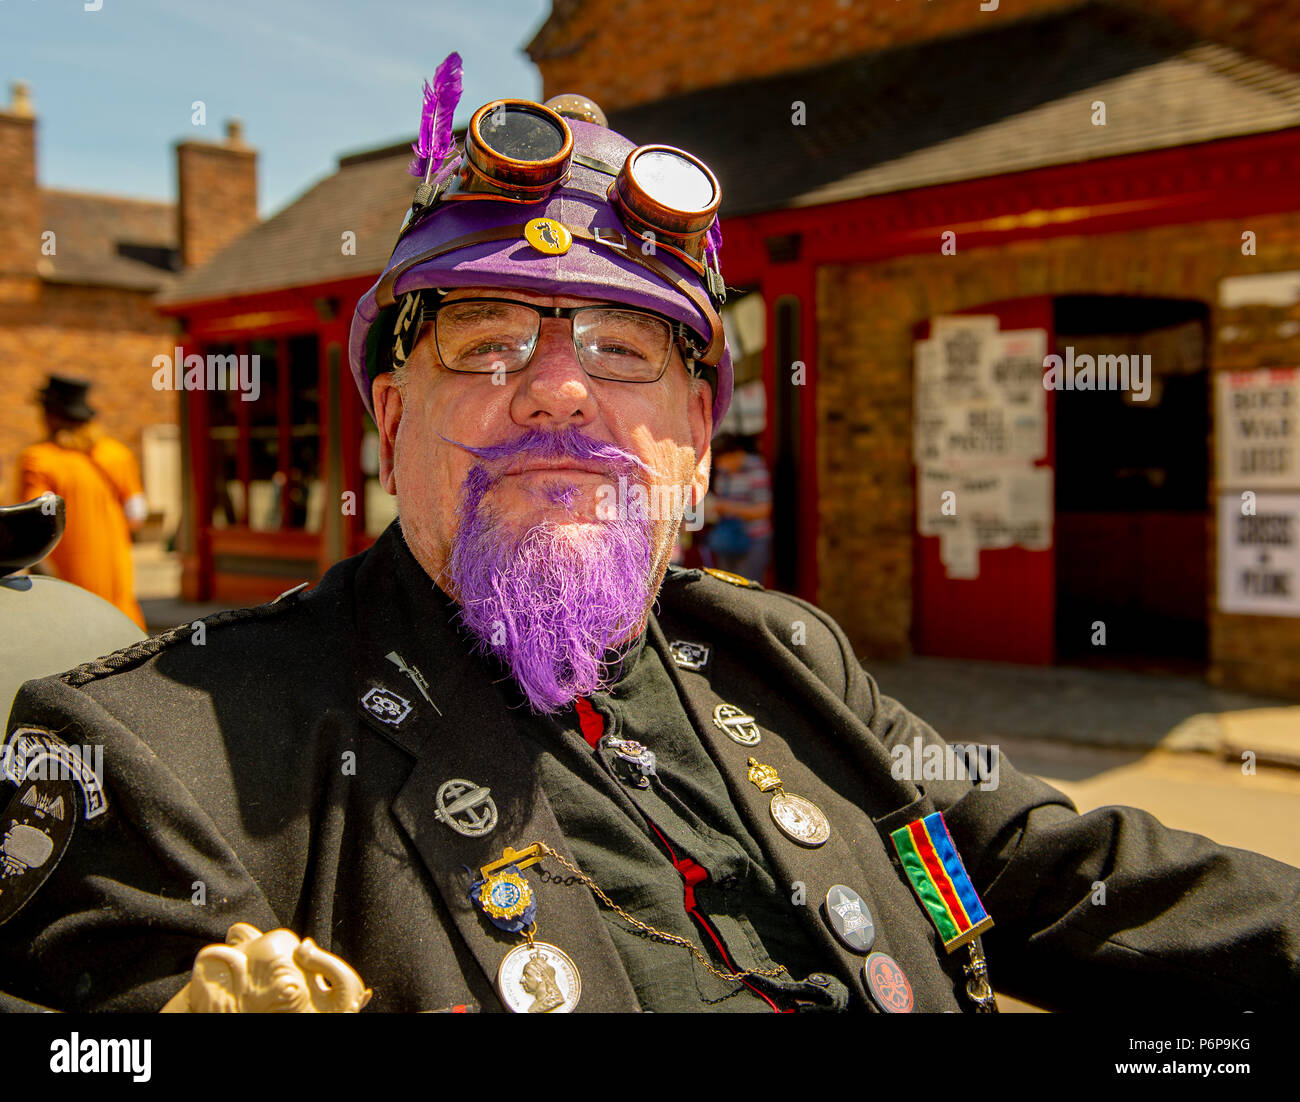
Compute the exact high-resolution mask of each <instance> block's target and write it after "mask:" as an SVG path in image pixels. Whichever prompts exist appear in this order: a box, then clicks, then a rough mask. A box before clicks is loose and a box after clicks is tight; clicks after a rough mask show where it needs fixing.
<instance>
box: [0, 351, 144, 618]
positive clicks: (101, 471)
mask: <svg viewBox="0 0 1300 1102" xmlns="http://www.w3.org/2000/svg"><path fill="white" fill-rule="evenodd" d="M90 386H91V384H90V383H89V382H88V381H87V380H85V379H76V378H70V377H68V376H65V375H50V376H49V377H48V379H47V380H46V383H45V386H44V387H43V388H42V389H41V390H39V391H38V392H37V400H38V401H39V402H40V405H41V411H42V414H43V417H44V421H45V433H46V438H45V440H44V441H43V442H41V443H39V444H33V445H31V446H30V447H28V448H24V449H23V451H22V453H21V454H20V455H19V457H18V499H19V500H20V501H27V500H30V499H31V498H34V497H39V496H40V495H41V494H43V493H55V494H58V495H59V496H60V497H61V498H63V499H64V501H65V502H66V503H67V527H66V528H65V529H64V533H63V538H62V539H61V540H60V541H59V542H58V544H57V545H56V546H55V547H54V549H53V550H52V551H51V552H50V554H49V557H48V558H47V560H46V565H47V566H48V568H49V571H50V572H51V573H54V574H57V575H58V576H59V577H60V578H62V579H63V580H64V581H67V582H71V583H72V584H73V585H79V586H81V587H82V588H84V589H88V590H90V591H91V592H92V593H95V594H98V595H99V596H100V597H103V598H104V599H105V600H106V601H109V602H110V603H112V604H114V605H116V606H117V607H118V608H119V609H121V610H122V611H123V612H125V613H126V614H127V615H128V616H129V617H130V618H131V619H132V620H134V621H135V622H136V623H137V624H138V625H139V626H140V627H141V628H143V627H144V626H145V622H144V613H143V612H141V610H140V605H139V603H138V602H137V601H136V599H135V574H134V567H133V565H132V561H131V532H132V531H134V530H135V529H137V528H139V527H140V525H141V524H142V523H144V520H145V517H146V516H147V515H148V506H147V504H146V501H145V496H144V487H143V486H142V485H141V482H140V467H139V464H138V463H137V462H136V459H135V456H134V455H133V454H132V453H131V450H130V448H128V447H126V446H125V445H124V444H121V443H119V442H118V441H116V440H114V439H113V438H112V437H110V436H108V435H106V434H105V433H104V432H103V430H102V429H100V428H99V426H98V425H96V424H95V423H94V417H95V411H94V409H92V408H91V406H90V404H89V403H88V401H87V392H88V391H89V390H90Z"/></svg>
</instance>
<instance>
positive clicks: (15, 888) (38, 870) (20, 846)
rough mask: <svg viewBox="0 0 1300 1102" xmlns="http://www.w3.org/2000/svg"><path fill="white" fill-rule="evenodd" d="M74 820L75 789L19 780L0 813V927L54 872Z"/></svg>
mask: <svg viewBox="0 0 1300 1102" xmlns="http://www.w3.org/2000/svg"><path fill="white" fill-rule="evenodd" d="M76 819H77V789H76V786H75V785H74V784H73V782H72V781H71V780H68V779H67V778H59V779H54V780H41V781H33V780H27V781H24V782H23V783H22V784H21V785H20V786H19V789H18V791H17V792H16V793H14V795H13V798H12V799H11V800H10V801H9V806H8V807H6V808H5V809H4V811H3V812H0V925H3V924H4V923H5V922H7V921H9V919H11V918H13V916H14V915H15V914H17V913H18V911H20V910H21V909H22V907H23V905H24V904H26V902H27V901H28V900H29V899H31V897H32V896H33V895H35V894H36V889H37V888H39V887H40V886H41V885H42V884H43V883H45V880H46V878H47V877H48V876H49V875H50V873H52V872H53V871H54V866H55V865H57V864H58V863H59V859H60V858H61V857H62V856H63V854H64V852H65V851H66V850H67V848H68V843H69V842H70V841H71V840H72V828H73V826H74V824H75V823H76Z"/></svg>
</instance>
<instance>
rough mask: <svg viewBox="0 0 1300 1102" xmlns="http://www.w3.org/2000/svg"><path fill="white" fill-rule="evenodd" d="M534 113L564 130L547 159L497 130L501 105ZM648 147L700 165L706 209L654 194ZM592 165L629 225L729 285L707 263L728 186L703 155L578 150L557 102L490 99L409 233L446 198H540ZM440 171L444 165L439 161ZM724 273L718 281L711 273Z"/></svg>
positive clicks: (670, 151) (658, 147) (510, 200)
mask: <svg viewBox="0 0 1300 1102" xmlns="http://www.w3.org/2000/svg"><path fill="white" fill-rule="evenodd" d="M512 111H513V112H518V113H521V114H527V115H532V116H534V117H537V118H539V119H542V120H544V121H545V122H546V123H549V124H550V125H551V126H552V127H554V128H555V129H556V131H557V132H558V134H559V135H560V136H561V144H560V148H559V150H558V151H557V152H555V153H554V154H552V155H550V156H548V157H545V158H543V159H540V160H522V159H519V158H517V157H512V156H509V155H507V154H506V153H504V152H502V151H501V150H499V149H497V148H494V147H493V145H492V142H491V137H490V131H491V129H492V128H493V123H492V120H493V118H500V117H501V115H500V113H501V112H512ZM648 153H659V154H668V155H670V156H672V157H675V158H679V159H681V160H683V161H685V162H686V163H687V164H689V165H691V166H692V167H693V168H695V169H696V170H698V171H699V172H700V173H701V175H702V176H703V177H704V179H705V180H707V182H708V184H709V186H710V188H711V189H712V199H711V201H710V202H709V203H708V204H707V206H705V207H703V208H700V209H698V210H679V209H677V208H674V207H672V206H669V205H667V204H665V203H663V202H661V201H659V200H656V199H655V198H653V197H652V196H651V195H650V194H649V193H648V192H647V191H646V190H645V188H643V187H642V186H641V185H640V184H639V183H638V182H637V180H636V175H635V168H636V162H637V160H638V159H639V158H640V157H641V156H643V155H645V154H648ZM575 160H576V161H577V162H578V163H579V164H581V165H583V166H584V167H587V168H591V169H594V170H596V171H598V172H603V173H605V174H606V175H610V176H613V177H614V180H613V182H612V183H611V184H610V185H609V187H608V189H607V190H606V199H607V200H608V202H609V203H610V205H611V206H613V207H614V209H615V210H616V211H617V212H618V215H619V218H620V219H621V221H622V222H623V225H624V228H625V229H626V230H627V231H628V233H630V234H631V235H633V236H634V237H637V238H639V239H640V240H641V241H643V242H652V243H653V247H654V248H663V249H666V250H667V251H668V252H670V253H672V254H673V255H674V256H676V257H677V258H678V259H680V260H682V261H683V262H684V263H686V264H687V265H688V266H689V267H690V268H691V269H692V270H693V271H694V272H695V273H696V274H698V275H699V276H701V277H702V278H704V279H705V280H706V282H708V283H709V285H710V286H713V285H714V283H715V282H716V283H717V284H718V285H720V284H721V277H720V276H716V267H712V266H710V265H708V264H707V259H708V258H707V257H706V255H705V245H706V242H707V239H708V233H709V229H710V227H712V225H713V223H714V221H715V220H716V218H717V213H718V206H719V204H720V203H721V201H722V189H721V187H720V186H719V184H718V181H717V177H715V176H714V175H713V173H712V172H711V171H710V170H709V167H708V166H707V165H706V164H704V162H703V161H701V160H700V159H699V158H698V157H694V156H692V155H691V154H689V153H687V152H685V151H684V150H681V149H676V148H674V147H673V146H669V145H645V146H638V147H637V148H636V149H634V150H632V151H631V152H630V153H629V154H628V155H627V157H626V158H625V159H624V161H623V163H622V164H621V165H617V166H616V165H610V164H604V163H602V162H600V161H597V160H595V159H593V158H590V157H583V156H581V155H575V154H574V152H573V132H572V131H571V130H570V129H569V124H568V123H567V122H566V121H565V118H564V116H563V115H561V114H559V113H558V112H556V111H554V110H552V109H551V108H550V107H549V106H547V105H545V104H540V103H533V102H531V101H530V100H522V99H500V100H493V101H491V102H490V103H485V104H484V105H483V106H482V107H480V108H479V109H478V110H477V111H475V112H474V114H473V116H472V117H471V118H470V122H469V126H468V127H467V128H466V131H465V149H464V152H463V154H462V155H461V159H460V163H459V165H457V167H456V169H455V171H454V173H452V174H451V175H450V176H448V177H446V178H445V179H444V182H443V184H442V185H441V186H440V187H439V189H438V190H437V191H436V192H434V193H433V194H432V196H431V197H430V202H429V205H428V207H426V208H425V210H424V211H421V212H418V213H413V214H412V216H411V217H410V218H409V219H408V221H407V224H406V225H405V226H404V227H403V234H405V233H406V232H408V231H409V230H410V229H411V228H413V227H414V225H415V224H416V223H418V222H420V221H421V220H422V216H423V214H425V213H427V212H428V211H429V210H432V209H433V208H434V207H436V206H437V204H438V203H439V202H456V201H463V200H473V199H491V200H496V201H499V202H505V203H520V204H529V203H539V202H542V201H543V200H544V199H546V198H547V197H548V196H549V195H550V194H551V193H552V192H553V191H554V190H555V189H556V188H557V187H560V186H562V185H563V184H564V183H565V181H566V180H568V178H569V174H570V171H571V166H572V163H573V162H574V161H575ZM432 167H433V168H434V169H435V170H436V169H437V166H432ZM711 272H712V273H714V274H715V276H716V278H715V279H714V280H710V279H709V276H710V274H711Z"/></svg>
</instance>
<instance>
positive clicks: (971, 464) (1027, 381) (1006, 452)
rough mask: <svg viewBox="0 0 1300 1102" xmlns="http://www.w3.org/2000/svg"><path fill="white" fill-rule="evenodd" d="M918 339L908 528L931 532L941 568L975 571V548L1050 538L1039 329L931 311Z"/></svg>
mask: <svg viewBox="0 0 1300 1102" xmlns="http://www.w3.org/2000/svg"><path fill="white" fill-rule="evenodd" d="M930 332H931V336H930V338H929V339H928V340H924V341H917V342H916V344H915V347H914V355H915V368H916V374H915V381H916V384H915V392H914V393H915V401H914V405H913V436H912V454H913V459H914V460H915V462H916V466H917V497H918V500H917V511H916V516H917V531H918V532H919V533H920V534H921V535H922V536H938V537H939V558H940V561H941V562H942V563H943V567H944V572H945V574H946V575H947V576H948V577H949V578H967V579H969V578H976V577H978V576H979V552H980V551H981V550H997V549H1000V548H1005V547H1024V548H1027V549H1029V550H1034V551H1039V550H1044V549H1046V548H1048V547H1050V546H1051V544H1052V487H1053V482H1052V471H1051V469H1050V468H1047V467H1036V466H1034V463H1035V461H1036V460H1038V459H1041V458H1044V457H1045V456H1046V455H1047V393H1046V391H1044V389H1043V382H1042V380H1043V358H1044V357H1045V356H1046V354H1047V332H1046V330H1043V329H1016V330H1008V331H1006V332H1000V331H999V330H998V319H997V318H996V317H990V316H971V317H967V316H960V317H941V318H935V319H934V320H933V322H932V323H931V326H930Z"/></svg>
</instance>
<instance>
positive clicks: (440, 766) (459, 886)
mask: <svg viewBox="0 0 1300 1102" xmlns="http://www.w3.org/2000/svg"><path fill="white" fill-rule="evenodd" d="M356 609H357V612H356V617H357V631H358V649H357V653H358V662H357V671H356V673H357V682H358V684H357V690H358V700H359V701H360V702H361V703H360V704H359V707H360V708H361V719H362V721H363V722H365V723H366V725H367V726H368V727H370V728H371V729H373V730H375V731H377V732H378V733H380V734H382V735H384V736H385V737H387V738H389V739H390V740H391V741H393V742H395V743H397V745H399V746H401V747H402V748H403V749H404V750H405V751H406V752H407V753H409V754H411V755H412V756H413V757H414V758H415V759H416V762H415V767H414V769H412V771H411V774H410V776H409V777H408V778H407V780H406V782H405V783H404V784H403V785H402V787H401V790H400V791H399V792H398V793H397V796H396V798H395V799H394V800H393V802H392V811H393V815H394V817H395V818H396V820H397V822H398V824H399V825H400V826H401V828H402V830H403V831H404V832H405V833H406V835H407V837H408V838H409V839H410V841H411V844H412V846H413V847H414V849H415V851H416V853H418V854H419V856H420V859H421V861H422V862H423V864H424V866H425V868H426V870H427V871H428V873H429V875H430V877H431V878H432V880H433V883H434V884H435V885H436V887H437V889H438V891H439V893H440V894H441V896H442V902H443V904H444V905H445V907H446V909H447V912H448V914H449V915H450V916H451V919H452V921H453V922H454V923H455V925H456V928H457V930H458V932H459V933H460V935H461V937H462V938H463V939H464V940H465V943H466V945H467V946H468V947H469V949H470V951H471V952H472V953H473V955H474V958H475V959H476V960H477V962H478V964H479V966H480V967H481V968H482V970H483V972H484V974H485V976H486V977H487V979H488V981H489V982H490V983H491V984H492V985H493V986H494V987H495V984H496V977H497V969H498V967H499V966H500V963H501V960H502V958H503V957H505V955H506V953H507V952H509V951H510V950H511V949H512V948H514V947H515V946H516V945H519V944H521V942H522V938H521V936H520V935H518V934H509V933H506V932H504V931H501V930H498V929H497V928H496V927H495V926H493V925H492V924H491V923H490V922H488V921H487V919H485V918H484V917H482V916H481V915H480V914H479V912H478V911H477V910H476V909H475V908H474V906H473V904H471V902H470V900H469V896H468V889H469V886H470V883H471V882H472V881H473V880H477V879H478V870H479V868H480V866H482V865H485V864H488V863H489V862H491V861H494V860H497V859H499V858H500V857H501V855H502V851H503V850H504V848H505V847H506V846H511V847H513V848H515V849H517V850H518V849H523V848H524V847H526V846H528V845H531V844H532V843H533V842H538V841H544V842H546V843H547V844H548V845H549V846H551V847H552V848H554V849H555V850H557V851H558V852H560V853H561V854H563V855H564V856H565V858H567V859H568V860H570V861H573V860H574V858H573V854H572V853H571V852H570V851H569V848H568V844H567V842H566V841H565V839H564V837H563V835H562V834H561V833H560V828H559V825H558V823H557V822H556V820H555V815H554V812H553V811H552V809H551V805H550V802H549V801H548V800H547V798H546V795H545V793H544V792H543V791H542V790H541V787H540V785H539V784H538V781H537V777H536V775H535V773H534V771H533V769H532V766H531V759H530V758H529V755H528V753H527V751H526V750H525V748H524V746H523V744H522V743H521V741H520V736H519V733H518V731H517V730H516V727H515V720H514V719H513V718H512V717H514V716H518V717H519V720H520V722H527V716H526V714H523V713H520V712H518V711H515V712H512V711H510V710H509V709H508V708H507V706H506V701H505V699H504V697H503V696H502V693H501V690H500V689H499V688H498V686H497V685H496V684H494V683H493V680H492V677H493V673H494V670H495V669H496V667H495V664H494V663H491V662H489V661H488V660H485V659H481V658H476V657H474V656H472V655H471V653H470V644H469V642H468V641H467V640H466V639H465V638H464V637H463V636H461V634H460V633H459V631H458V630H457V628H456V626H455V624H454V622H453V617H454V615H455V611H456V606H455V604H454V603H453V602H451V601H450V599H448V598H447V597H446V596H445V594H443V593H442V592H441V591H440V590H438V589H437V588H436V587H435V586H434V585H433V583H432V582H431V581H430V579H429V577H428V575H427V574H426V573H425V572H424V570H423V569H422V568H421V567H420V565H419V563H418V562H417V561H416V560H415V558H414V556H413V555H412V554H411V552H410V550H409V549H408V548H407V547H406V544H405V541H404V539H403V538H402V536H401V532H400V529H399V527H398V525H397V524H396V523H394V524H393V525H392V526H391V527H390V528H389V529H388V531H387V532H385V534H384V535H383V536H382V537H381V538H380V540H379V541H378V542H377V543H376V545H375V548H374V551H373V552H372V554H371V555H370V556H368V559H367V562H366V565H365V566H364V567H363V568H362V571H361V572H360V574H359V575H358V579H357V594H356ZM391 653H396V654H397V655H398V656H399V657H400V658H401V660H402V663H401V665H399V664H398V663H396V662H394V661H393V659H391V658H389V657H388V655H389V654H391ZM403 665H404V666H405V667H407V669H408V670H410V671H411V672H405V671H404V670H403V669H402V668H401V666H403ZM421 679H423V681H424V683H425V686H426V688H425V691H427V693H428V698H429V699H428V700H426V699H425V697H424V691H422V690H421V686H420V684H419V682H420V680H421ZM367 698H368V699H367ZM448 781H464V782H469V784H470V785H472V786H473V789H478V788H486V789H488V790H489V791H488V798H489V799H490V801H491V804H490V805H489V804H488V802H487V799H480V800H479V801H478V802H477V803H475V804H474V805H473V806H472V807H470V808H468V809H466V810H464V811H462V812H460V813H458V814H457V815H456V818H457V819H458V821H460V822H461V823H462V825H463V824H469V826H470V828H471V829H474V825H475V823H476V822H478V823H482V824H485V823H486V821H487V820H488V818H489V807H494V808H495V812H496V822H495V824H494V825H492V826H491V827H490V829H486V830H484V832H483V833H479V834H466V833H464V832H462V831H458V830H455V829H453V828H452V826H450V825H448V824H447V823H446V822H444V821H442V820H440V819H439V816H438V804H437V799H438V793H439V790H440V789H441V788H442V786H443V785H444V784H445V783H446V782H448ZM451 799H454V796H452V795H451V794H450V793H446V794H445V795H444V805H445V804H446V803H448V802H450V800H451ZM575 863H576V862H575ZM552 864H554V862H552ZM543 867H545V866H543ZM548 871H552V872H560V871H562V870H559V869H558V868H552V869H550V870H548ZM527 875H528V874H527V872H525V876H527ZM529 881H530V883H531V884H532V887H533V890H534V892H535V896H536V899H537V902H538V907H537V934H536V936H537V939H538V940H539V941H545V942H550V943H551V944H554V945H556V946H557V947H558V948H560V949H562V950H563V951H564V952H566V953H567V954H568V955H569V956H570V957H571V958H572V959H573V961H574V963H575V964H576V965H577V966H578V971H579V973H580V974H581V977H582V995H581V998H580V1000H579V1003H578V1006H577V1010H578V1011H579V1012H609V1011H630V1010H637V1009H639V1004H638V1002H637V999H636V995H635V992H634V991H633V988H632V985H631V982H630V981H629V980H628V977H627V974H626V972H625V971H624V970H623V966H622V963H621V962H620V960H619V957H618V953H617V951H616V950H615V948H614V944H613V941H612V940H611V938H610V936H609V933H608V931H607V930H606V929H605V925H604V921H603V920H602V918H601V916H600V913H599V911H598V910H597V906H596V903H595V900H594V899H593V898H592V897H591V895H590V894H589V893H575V892H573V891H572V890H568V891H565V890H564V889H562V888H560V887H559V886H558V885H557V884H553V883H542V882H539V879H538V878H537V877H535V876H533V877H529ZM433 966H434V967H440V966H442V967H455V962H454V961H446V962H434V965H433Z"/></svg>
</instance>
